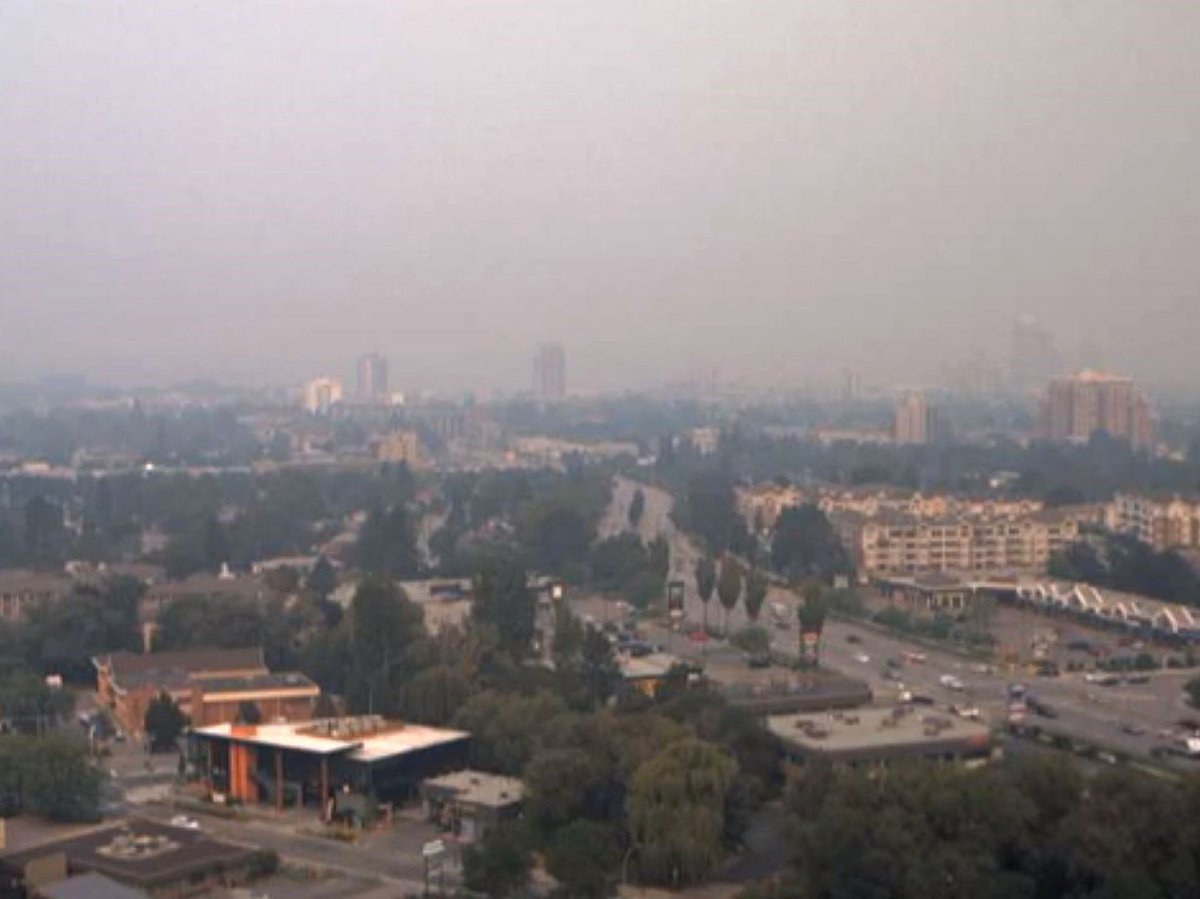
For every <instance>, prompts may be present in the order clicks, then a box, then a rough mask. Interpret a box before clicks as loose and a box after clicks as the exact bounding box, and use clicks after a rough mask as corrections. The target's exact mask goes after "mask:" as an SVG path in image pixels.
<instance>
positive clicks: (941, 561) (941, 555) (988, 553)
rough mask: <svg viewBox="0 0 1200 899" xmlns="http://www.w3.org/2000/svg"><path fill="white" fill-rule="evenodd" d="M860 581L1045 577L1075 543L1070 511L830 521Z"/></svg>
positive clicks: (842, 516)
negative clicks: (963, 574) (908, 576)
mask: <svg viewBox="0 0 1200 899" xmlns="http://www.w3.org/2000/svg"><path fill="white" fill-rule="evenodd" d="M830 520H831V521H832V522H833V524H834V527H835V529H836V530H837V532H838V534H839V536H840V537H841V539H842V541H843V543H844V544H845V545H846V548H847V550H848V551H849V553H850V555H851V558H852V559H853V560H854V562H855V564H856V567H857V568H858V571H859V574H860V576H862V577H875V576H879V575H887V574H899V573H918V572H929V571H991V572H995V571H1004V572H1010V571H1011V572H1018V571H1022V572H1040V571H1044V570H1045V568H1046V564H1047V562H1049V560H1050V557H1051V556H1052V555H1054V554H1055V553H1057V552H1060V551H1062V550H1064V549H1066V548H1067V546H1069V545H1070V544H1071V543H1073V542H1074V541H1075V540H1077V539H1078V537H1079V520H1078V518H1077V517H1076V516H1075V515H1074V514H1073V513H1071V512H1069V511H1058V510H1039V511H1035V512H1031V513H1027V514H1022V515H1011V516H992V517H984V516H977V515H970V514H965V513H958V514H953V515H947V516H935V517H922V516H918V515H912V514H902V513H894V512H887V513H883V514H880V515H877V516H874V517H867V516H864V515H862V514H860V513H857V512H834V513H833V514H832V515H830Z"/></svg>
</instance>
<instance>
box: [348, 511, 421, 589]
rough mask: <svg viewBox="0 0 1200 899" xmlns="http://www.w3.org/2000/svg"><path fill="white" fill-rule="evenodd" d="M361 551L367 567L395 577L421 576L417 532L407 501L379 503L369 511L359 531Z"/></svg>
mask: <svg viewBox="0 0 1200 899" xmlns="http://www.w3.org/2000/svg"><path fill="white" fill-rule="evenodd" d="M357 555H358V565H359V567H360V568H361V569H362V570H363V571H366V572H369V573H372V574H380V575H387V576H390V577H394V578H411V577H416V576H417V574H418V573H419V572H420V568H421V565H420V555H419V553H418V551H417V532H416V528H415V527H414V526H413V522H412V517H411V516H410V515H409V512H408V509H407V507H406V506H405V505H404V504H403V503H396V504H395V505H394V506H392V507H391V508H389V509H386V510H385V509H382V508H380V507H378V506H376V507H375V508H374V509H372V510H371V511H370V512H369V513H368V514H367V520H366V521H365V522H363V526H362V529H361V530H360V531H359V534H358V544H357Z"/></svg>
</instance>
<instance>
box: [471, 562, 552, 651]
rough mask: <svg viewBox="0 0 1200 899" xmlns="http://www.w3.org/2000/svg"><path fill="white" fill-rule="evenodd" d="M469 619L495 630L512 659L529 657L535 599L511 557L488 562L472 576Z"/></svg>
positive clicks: (524, 574)
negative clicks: (472, 598) (473, 595)
mask: <svg viewBox="0 0 1200 899" xmlns="http://www.w3.org/2000/svg"><path fill="white" fill-rule="evenodd" d="M474 585H475V601H474V602H473V603H472V604H471V617H472V619H473V620H474V621H475V622H476V623H478V624H484V625H487V626H489V627H491V628H492V629H494V630H495V632H496V634H497V635H498V636H499V638H500V645H501V647H502V648H503V649H504V650H505V651H507V652H508V653H509V654H511V655H512V656H513V657H514V658H524V657H525V656H526V655H528V654H529V650H530V646H531V643H532V641H533V633H534V622H535V620H536V617H537V600H536V598H535V597H534V595H533V591H532V590H531V589H530V587H529V580H528V576H527V575H526V573H525V568H524V566H523V565H521V563H520V562H519V561H518V560H517V559H516V558H515V557H513V556H511V555H505V556H501V557H498V558H493V559H489V560H487V561H485V562H484V564H483V566H482V567H481V569H480V571H479V572H478V573H477V574H476V575H475V578H474Z"/></svg>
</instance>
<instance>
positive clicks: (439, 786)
mask: <svg viewBox="0 0 1200 899" xmlns="http://www.w3.org/2000/svg"><path fill="white" fill-rule="evenodd" d="M421 798H422V799H423V800H424V803H425V816H426V818H428V819H429V820H430V821H434V822H436V823H437V824H439V825H441V826H442V827H443V828H445V829H446V830H449V831H450V832H452V833H453V834H455V835H456V836H458V837H459V838H460V839H461V840H463V841H465V842H468V843H470V842H474V841H475V840H479V839H482V838H483V836H484V835H485V834H487V832H488V831H490V830H491V829H492V828H494V827H496V826H497V825H498V824H500V823H501V822H504V821H511V820H512V819H514V818H516V817H518V816H519V815H520V814H521V803H522V802H523V800H524V798H525V785H524V784H523V783H521V781H519V780H517V779H516V778H515V777H503V776H501V775H499V774H487V773H485V772H483V771H471V770H464V771H454V772H452V773H450V774H443V775H442V776H441V777H434V778H430V779H429V780H427V781H425V782H424V783H422V784H421Z"/></svg>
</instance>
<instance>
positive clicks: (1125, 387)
mask: <svg viewBox="0 0 1200 899" xmlns="http://www.w3.org/2000/svg"><path fill="white" fill-rule="evenodd" d="M1038 418H1039V430H1040V436H1042V437H1043V438H1045V439H1046V440H1054V441H1075V442H1085V441H1087V440H1088V439H1090V438H1091V436H1092V435H1093V434H1095V433H1097V432H1099V431H1104V432H1106V433H1108V434H1109V435H1111V436H1113V437H1118V438H1121V439H1124V440H1128V441H1129V443H1130V444H1131V445H1132V446H1134V447H1135V448H1138V449H1146V448H1150V447H1152V446H1153V445H1154V422H1153V416H1152V414H1151V411H1150V402H1149V400H1147V399H1146V397H1145V395H1144V394H1142V393H1140V392H1139V391H1138V390H1137V389H1136V388H1135V387H1134V384H1133V379H1132V378H1123V377H1120V376H1118V375H1109V374H1104V373H1103V372H1098V371H1082V372H1080V373H1079V374H1077V375H1074V376H1073V377H1070V378H1056V379H1055V380H1053V381H1051V382H1050V385H1049V387H1047V388H1046V393H1045V395H1044V396H1043V397H1042V403H1041V409H1040V410H1039V415H1038Z"/></svg>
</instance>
